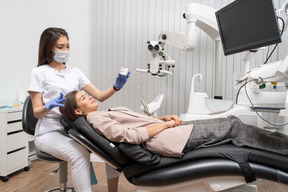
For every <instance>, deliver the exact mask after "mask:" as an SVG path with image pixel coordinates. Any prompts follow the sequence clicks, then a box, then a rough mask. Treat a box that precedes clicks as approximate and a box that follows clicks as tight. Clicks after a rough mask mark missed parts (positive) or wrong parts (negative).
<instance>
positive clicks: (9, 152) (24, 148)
mask: <svg viewBox="0 0 288 192" xmlns="http://www.w3.org/2000/svg"><path fill="white" fill-rule="evenodd" d="M25 148H26V147H21V148H19V149H15V150H13V151H9V152H8V153H7V155H9V154H11V153H15V152H17V151H20V150H22V149H25Z"/></svg>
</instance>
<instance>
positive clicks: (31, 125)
mask: <svg viewBox="0 0 288 192" xmlns="http://www.w3.org/2000/svg"><path fill="white" fill-rule="evenodd" d="M37 121H38V120H37V119H36V118H35V117H34V113H33V106H32V101H31V98H30V96H28V97H27V98H26V100H25V102H24V105H23V112H22V127H23V130H24V131H25V132H26V133H27V134H29V135H34V132H35V127H36V124H37ZM36 156H37V157H38V158H39V159H41V160H44V161H48V162H50V163H59V168H58V169H57V170H54V171H52V172H51V173H55V172H58V171H59V187H57V188H53V189H49V190H46V191H45V192H52V191H61V192H68V191H71V192H74V188H73V187H68V186H67V175H68V173H67V162H66V161H62V160H60V159H57V158H55V157H53V156H51V155H49V154H47V153H44V152H41V151H39V150H37V149H36Z"/></svg>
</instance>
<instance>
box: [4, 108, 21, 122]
mask: <svg viewBox="0 0 288 192" xmlns="http://www.w3.org/2000/svg"><path fill="white" fill-rule="evenodd" d="M16 120H22V111H17V112H8V113H7V122H9V121H16Z"/></svg>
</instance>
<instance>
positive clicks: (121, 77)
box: [114, 71, 130, 89]
mask: <svg viewBox="0 0 288 192" xmlns="http://www.w3.org/2000/svg"><path fill="white" fill-rule="evenodd" d="M129 76H130V71H128V73H127V75H126V76H124V75H120V73H119V74H118V76H117V77H116V82H115V84H114V86H115V87H116V88H117V89H122V88H123V86H124V84H125V83H126V81H127V79H128V78H129Z"/></svg>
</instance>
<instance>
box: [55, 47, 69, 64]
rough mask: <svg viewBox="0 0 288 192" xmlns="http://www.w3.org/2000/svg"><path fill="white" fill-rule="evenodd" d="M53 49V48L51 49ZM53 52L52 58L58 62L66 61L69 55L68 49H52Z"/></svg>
mask: <svg viewBox="0 0 288 192" xmlns="http://www.w3.org/2000/svg"><path fill="white" fill-rule="evenodd" d="M52 51H53V50H52ZM53 52H54V53H55V55H54V57H53V59H54V60H55V61H56V62H58V63H66V62H67V61H68V59H69V56H70V51H53Z"/></svg>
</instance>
